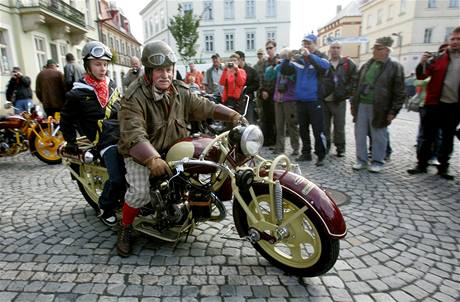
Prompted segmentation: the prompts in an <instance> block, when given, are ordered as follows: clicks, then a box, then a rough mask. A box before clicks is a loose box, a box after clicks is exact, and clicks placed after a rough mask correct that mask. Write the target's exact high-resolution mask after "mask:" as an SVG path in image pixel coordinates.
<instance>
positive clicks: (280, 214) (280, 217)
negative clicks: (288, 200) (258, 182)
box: [275, 180, 283, 221]
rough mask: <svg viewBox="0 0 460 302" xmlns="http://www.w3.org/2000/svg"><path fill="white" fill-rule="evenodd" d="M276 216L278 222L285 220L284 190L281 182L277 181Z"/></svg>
mask: <svg viewBox="0 0 460 302" xmlns="http://www.w3.org/2000/svg"><path fill="white" fill-rule="evenodd" d="M275 215H276V219H278V221H281V220H283V189H282V188H281V184H280V182H279V180H276V181H275Z"/></svg>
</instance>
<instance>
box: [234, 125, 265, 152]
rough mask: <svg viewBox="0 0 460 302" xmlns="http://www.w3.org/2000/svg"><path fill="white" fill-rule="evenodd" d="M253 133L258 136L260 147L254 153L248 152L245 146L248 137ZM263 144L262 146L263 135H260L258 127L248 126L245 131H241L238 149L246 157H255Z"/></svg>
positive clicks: (260, 131)
mask: <svg viewBox="0 0 460 302" xmlns="http://www.w3.org/2000/svg"><path fill="white" fill-rule="evenodd" d="M253 131H257V132H256V133H257V134H258V135H259V136H260V146H259V147H258V148H257V151H256V152H255V153H252V152H249V150H248V148H247V145H246V144H247V142H248V137H249V135H250V134H252V132H253ZM263 144H264V135H263V133H262V130H261V129H260V128H259V127H258V126H256V125H249V126H247V127H246V129H244V130H243V133H242V134H241V140H240V148H241V151H242V152H243V154H244V155H246V156H255V155H257V154H258V153H259V152H260V149H261V148H262V146H263Z"/></svg>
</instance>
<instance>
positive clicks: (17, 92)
mask: <svg viewBox="0 0 460 302" xmlns="http://www.w3.org/2000/svg"><path fill="white" fill-rule="evenodd" d="M30 84H31V81H30V78H29V77H27V76H24V75H23V74H22V73H21V68H19V67H13V71H12V72H11V79H10V81H9V82H8V86H7V88H6V100H7V101H9V102H11V103H13V106H14V107H15V108H14V114H19V113H21V112H23V111H29V109H30V107H32V89H31V88H30Z"/></svg>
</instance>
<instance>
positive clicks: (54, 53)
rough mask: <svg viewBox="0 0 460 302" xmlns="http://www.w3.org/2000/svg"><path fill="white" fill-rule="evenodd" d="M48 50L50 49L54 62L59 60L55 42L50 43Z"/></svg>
mask: <svg viewBox="0 0 460 302" xmlns="http://www.w3.org/2000/svg"><path fill="white" fill-rule="evenodd" d="M50 50H51V59H53V60H54V61H55V62H59V55H58V50H57V45H56V44H55V43H50Z"/></svg>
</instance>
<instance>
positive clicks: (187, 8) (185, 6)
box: [182, 2, 193, 13]
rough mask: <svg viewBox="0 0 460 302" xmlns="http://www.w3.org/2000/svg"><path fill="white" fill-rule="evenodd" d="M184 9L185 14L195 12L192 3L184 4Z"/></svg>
mask: <svg viewBox="0 0 460 302" xmlns="http://www.w3.org/2000/svg"><path fill="white" fill-rule="evenodd" d="M182 9H183V11H184V13H186V12H190V11H192V10H193V4H192V2H184V3H182Z"/></svg>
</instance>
